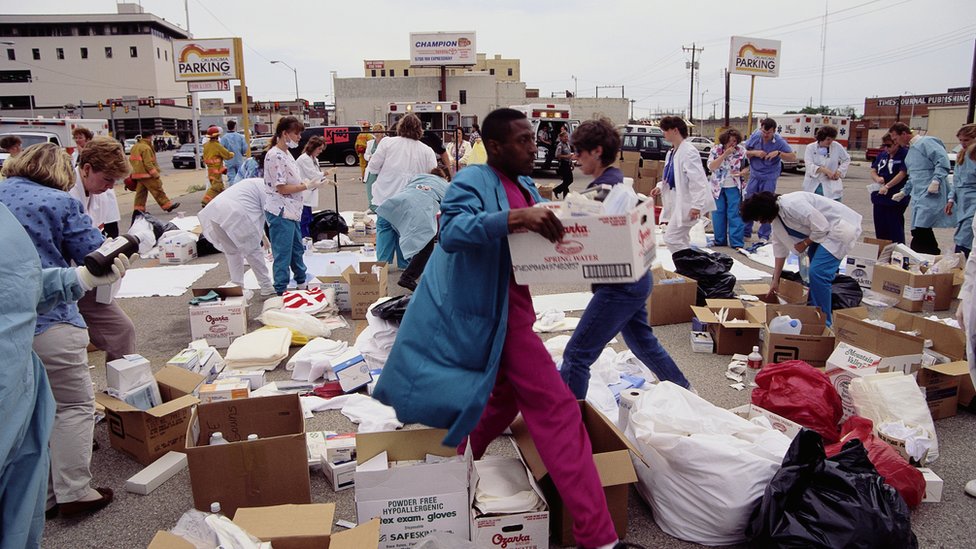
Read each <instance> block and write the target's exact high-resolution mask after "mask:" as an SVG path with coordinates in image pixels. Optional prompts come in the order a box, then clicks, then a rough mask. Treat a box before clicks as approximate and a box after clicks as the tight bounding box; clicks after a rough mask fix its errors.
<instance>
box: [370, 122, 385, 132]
mask: <svg viewBox="0 0 976 549" xmlns="http://www.w3.org/2000/svg"><path fill="white" fill-rule="evenodd" d="M371 129H372V131H374V132H381V131H383V130H385V129H386V128H385V127H383V124H380V123H379V122H377V123H376V124H373V127H372V128H371Z"/></svg>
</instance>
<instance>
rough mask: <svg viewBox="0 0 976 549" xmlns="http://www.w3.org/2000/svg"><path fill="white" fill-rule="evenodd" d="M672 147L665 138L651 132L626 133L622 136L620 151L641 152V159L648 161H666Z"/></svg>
mask: <svg viewBox="0 0 976 549" xmlns="http://www.w3.org/2000/svg"><path fill="white" fill-rule="evenodd" d="M671 147H672V145H671V143H669V142H668V141H666V140H665V139H664V137H663V136H658V135H654V134H653V133H649V132H642V133H636V132H635V133H625V134H623V135H622V136H620V150H622V151H640V155H641V158H644V159H647V160H664V157H665V156H667V154H668V151H670V150H671Z"/></svg>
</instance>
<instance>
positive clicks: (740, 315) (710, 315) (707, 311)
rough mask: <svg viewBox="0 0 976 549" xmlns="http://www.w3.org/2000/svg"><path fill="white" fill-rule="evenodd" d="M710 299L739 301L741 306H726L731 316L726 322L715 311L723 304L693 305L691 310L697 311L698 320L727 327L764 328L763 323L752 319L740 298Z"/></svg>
mask: <svg viewBox="0 0 976 549" xmlns="http://www.w3.org/2000/svg"><path fill="white" fill-rule="evenodd" d="M708 301H728V302H731V301H737V302H738V303H739V306H738V307H726V308H728V310H729V317H728V318H727V319H726V322H719V321H718V316H716V314H715V313H717V312H718V311H719V309H721V308H722V306H708V307H699V306H697V305H692V306H691V310H692V312H694V313H695V317H696V318H698V320H700V321H702V322H704V323H706V324H719V325H721V326H724V327H727V328H737V329H738V328H743V329H747V328H755V329H759V328H762V324H760V323H759V322H756V321H755V319H751V318H749V317H748V313H747V311H746V309H745V307H742V305H741V302H739V301H738V300H729V299H725V300H722V299H718V300H711V299H710V300H708ZM728 320H745V321H746V322H728Z"/></svg>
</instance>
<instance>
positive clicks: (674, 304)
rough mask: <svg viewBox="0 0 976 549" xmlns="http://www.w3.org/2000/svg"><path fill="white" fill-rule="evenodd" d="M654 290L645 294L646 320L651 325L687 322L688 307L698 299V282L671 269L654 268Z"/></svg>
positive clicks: (689, 315)
mask: <svg viewBox="0 0 976 549" xmlns="http://www.w3.org/2000/svg"><path fill="white" fill-rule="evenodd" d="M651 275H652V276H653V277H654V291H653V292H651V295H649V296H647V322H648V324H650V325H651V326H663V325H666V324H681V323H682V322H689V321H690V320H691V317H692V312H691V309H689V307H691V306H692V305H694V304H695V303H696V302H697V300H698V282H696V281H694V280H692V279H690V278H688V277H686V276H682V275H679V274H678V273H675V272H672V271H666V270H664V269H662V268H656V269H653V270H652V271H651Z"/></svg>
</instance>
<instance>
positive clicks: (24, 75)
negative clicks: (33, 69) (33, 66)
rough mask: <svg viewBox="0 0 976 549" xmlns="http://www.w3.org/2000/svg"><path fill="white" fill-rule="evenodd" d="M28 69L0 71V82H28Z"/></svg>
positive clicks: (29, 78) (29, 74)
mask: <svg viewBox="0 0 976 549" xmlns="http://www.w3.org/2000/svg"><path fill="white" fill-rule="evenodd" d="M30 81H31V73H30V71H0V83H2V84H9V83H17V82H30Z"/></svg>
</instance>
